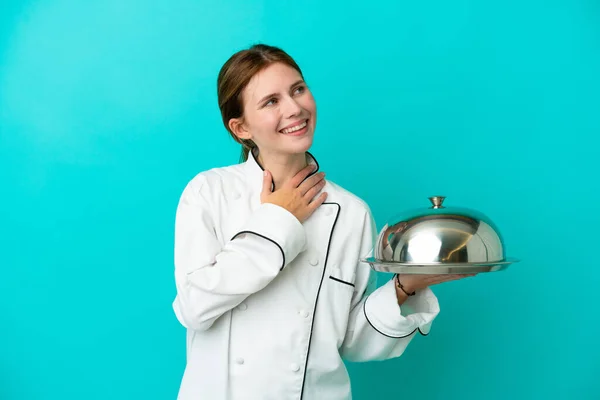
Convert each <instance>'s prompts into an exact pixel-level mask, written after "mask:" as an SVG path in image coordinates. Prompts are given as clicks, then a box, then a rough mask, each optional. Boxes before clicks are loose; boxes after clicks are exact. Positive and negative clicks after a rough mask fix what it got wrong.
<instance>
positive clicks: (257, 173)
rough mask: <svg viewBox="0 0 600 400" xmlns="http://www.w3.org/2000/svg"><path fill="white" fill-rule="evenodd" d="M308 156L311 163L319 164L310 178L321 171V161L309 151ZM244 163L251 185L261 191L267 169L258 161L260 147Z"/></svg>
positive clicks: (273, 185)
mask: <svg viewBox="0 0 600 400" xmlns="http://www.w3.org/2000/svg"><path fill="white" fill-rule="evenodd" d="M306 156H307V159H308V163H309V164H312V165H316V166H317V169H316V170H314V171H313V172H311V173H310V174H309V175H308V176H307V177H306V178H307V179H308V178H309V177H310V176H312V175H314V174H316V173H317V172H319V163H318V162H317V159H316V158H315V157H314V156H313V155H312V154H311V153H309V152H308V151H307V152H306ZM244 164H245V166H246V168H247V170H248V173H249V174H250V180H249V183H250V185H251V187H252V188H253V189H256V190H258V191H259V192H260V191H261V190H262V182H263V173H264V171H265V169H264V168H263V167H262V165H260V163H259V162H258V148H256V147H255V148H253V149H252V150H251V151H250V152H249V153H248V159H247V160H246V161H245V163H244ZM271 190H273V191H274V190H275V183H273V184H272V185H271Z"/></svg>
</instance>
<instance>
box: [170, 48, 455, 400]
mask: <svg viewBox="0 0 600 400" xmlns="http://www.w3.org/2000/svg"><path fill="white" fill-rule="evenodd" d="M218 100H219V107H220V110H221V114H222V117H223V123H224V124H225V127H226V129H227V130H228V131H229V132H230V134H231V135H232V136H233V138H234V139H235V140H236V141H237V142H239V143H240V144H241V145H242V161H241V162H240V163H239V164H235V165H230V166H225V167H219V168H214V169H210V170H208V171H204V172H201V173H199V174H198V175H196V176H195V177H194V178H193V179H192V180H191V181H190V182H189V183H188V184H187V186H186V187H185V189H184V191H183V193H182V195H181V199H180V202H179V205H178V208H177V214H176V223H175V280H176V287H177V295H176V298H175V301H174V302H173V308H174V311H175V314H176V316H177V319H178V320H179V321H180V323H181V324H182V325H183V326H184V327H185V328H187V365H186V368H185V372H184V374H183V379H182V382H181V387H180V390H179V397H178V398H179V399H180V400H188V399H189V400H192V399H194V400H196V399H210V400H219V399H234V400H237V399H244V400H247V399H252V400H255V399H261V400H263V399H265V400H266V399H276V400H283V399H307V400H308V399H311V400H312V399H327V400H338V399H340V400H341V399H350V398H351V389H350V381H349V377H348V373H347V370H346V368H345V366H344V363H343V359H345V360H349V361H370V360H384V359H389V358H393V357H398V356H400V355H401V354H402V353H403V352H404V349H405V348H406V346H408V344H409V342H410V341H411V340H412V338H413V337H414V336H415V334H416V332H419V333H420V334H423V335H426V334H427V333H428V332H429V329H430V326H431V323H432V321H433V320H434V318H435V317H436V315H437V314H438V312H439V306H438V302H437V299H436V297H435V295H434V294H433V292H432V291H431V289H430V288H429V286H431V285H434V284H437V283H441V282H443V281H448V280H454V279H458V278H461V277H463V276H460V275H442V276H431V275H425V276H419V275H406V276H396V277H395V279H391V280H390V281H389V282H387V283H386V284H384V285H383V286H381V287H380V288H378V289H376V285H375V284H376V280H375V278H376V277H375V273H374V272H373V270H372V269H371V268H370V266H369V265H367V264H364V263H360V262H359V261H358V260H359V259H360V258H361V257H363V256H366V255H367V254H368V253H370V252H371V250H372V248H373V245H374V240H375V237H376V231H375V229H376V228H375V224H374V222H373V217H372V215H371V212H370V210H369V208H368V206H367V205H366V204H365V203H364V202H363V201H362V200H361V199H359V198H358V197H357V196H355V195H353V194H352V193H350V192H348V191H346V190H345V189H343V188H341V187H340V186H338V185H336V184H335V183H332V182H331V181H328V180H326V179H325V174H324V173H323V172H320V171H319V164H318V163H317V160H316V159H315V157H313V155H312V154H311V153H309V152H308V150H309V149H310V147H311V145H312V142H313V135H314V132H315V126H316V122H317V110H316V105H315V100H314V99H313V96H312V94H311V92H310V90H309V88H308V86H307V84H306V82H305V81H304V77H303V75H302V72H301V70H300V68H299V67H298V65H297V64H296V63H295V62H294V60H293V59H292V58H291V57H290V56H289V55H288V54H286V53H285V52H284V51H282V50H281V49H278V48H275V47H271V46H266V45H255V46H253V47H251V48H249V49H247V50H243V51H240V52H238V53H236V54H234V55H233V56H232V57H231V58H230V59H229V60H228V61H227V62H226V63H225V64H224V65H223V67H222V69H221V71H220V73H219V77H218ZM348 162H349V163H352V161H351V160H348ZM375 289H376V290H375Z"/></svg>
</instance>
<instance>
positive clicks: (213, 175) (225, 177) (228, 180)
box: [182, 164, 245, 196]
mask: <svg viewBox="0 0 600 400" xmlns="http://www.w3.org/2000/svg"><path fill="white" fill-rule="evenodd" d="M242 166H243V164H232V165H226V166H221V167H214V168H210V169H207V170H204V171H200V172H198V173H196V174H195V175H194V176H193V177H192V178H191V179H189V180H188V181H187V182H186V183H185V185H184V188H183V193H182V196H185V195H195V196H198V195H200V196H210V194H211V193H213V194H214V193H222V192H223V190H226V189H228V188H231V187H233V186H236V185H239V184H243V183H244V182H245V180H244V174H243V170H242Z"/></svg>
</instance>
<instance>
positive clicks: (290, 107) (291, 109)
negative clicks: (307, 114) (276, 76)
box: [282, 97, 302, 118]
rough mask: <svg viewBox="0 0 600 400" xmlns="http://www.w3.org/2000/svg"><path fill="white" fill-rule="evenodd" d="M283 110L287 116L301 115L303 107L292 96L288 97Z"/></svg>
mask: <svg viewBox="0 0 600 400" xmlns="http://www.w3.org/2000/svg"><path fill="white" fill-rule="evenodd" d="M282 111H283V115H284V117H285V118H291V117H295V116H297V115H299V114H300V113H301V112H302V107H300V105H299V104H298V103H297V102H296V100H294V99H293V98H292V97H286V98H285V101H284V104H283V109H282Z"/></svg>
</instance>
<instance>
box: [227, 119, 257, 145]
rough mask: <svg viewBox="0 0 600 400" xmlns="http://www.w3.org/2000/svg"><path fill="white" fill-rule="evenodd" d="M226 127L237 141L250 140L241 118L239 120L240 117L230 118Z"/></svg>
mask: <svg viewBox="0 0 600 400" xmlns="http://www.w3.org/2000/svg"><path fill="white" fill-rule="evenodd" d="M228 125H229V129H230V130H231V132H233V134H234V135H235V136H237V137H238V139H246V140H250V139H252V135H251V134H250V132H249V131H248V129H247V128H246V125H245V124H244V119H243V118H241V117H240V118H231V119H230V120H229V123H228Z"/></svg>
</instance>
